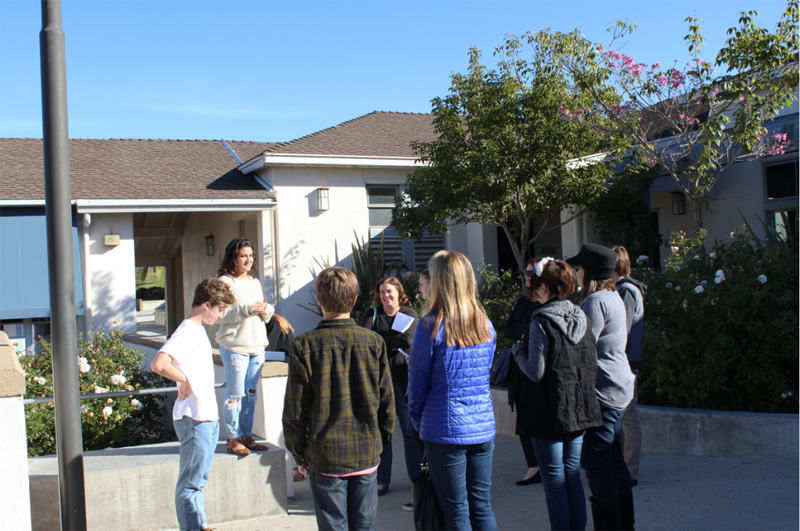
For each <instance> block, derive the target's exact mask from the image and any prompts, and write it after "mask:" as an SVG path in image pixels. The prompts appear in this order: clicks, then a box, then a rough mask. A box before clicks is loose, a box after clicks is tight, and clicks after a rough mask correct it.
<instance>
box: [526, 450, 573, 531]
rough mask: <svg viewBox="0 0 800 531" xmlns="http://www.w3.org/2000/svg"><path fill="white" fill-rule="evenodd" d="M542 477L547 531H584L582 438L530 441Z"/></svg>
mask: <svg viewBox="0 0 800 531" xmlns="http://www.w3.org/2000/svg"><path fill="white" fill-rule="evenodd" d="M532 441H533V449H534V451H535V452H536V459H537V461H538V462H539V471H540V472H541V474H542V483H543V484H544V495H545V499H547V514H548V516H550V529H553V530H555V529H559V530H562V529H564V530H580V531H583V530H584V529H586V495H585V494H584V492H583V484H582V483H581V446H582V445H583V435H579V436H578V437H574V438H572V439H558V440H544V439H536V438H532Z"/></svg>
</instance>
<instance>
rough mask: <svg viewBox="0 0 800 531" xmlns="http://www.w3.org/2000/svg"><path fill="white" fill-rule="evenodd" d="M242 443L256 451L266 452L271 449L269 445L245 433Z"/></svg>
mask: <svg viewBox="0 0 800 531" xmlns="http://www.w3.org/2000/svg"><path fill="white" fill-rule="evenodd" d="M242 444H243V445H245V446H246V447H247V448H249V449H250V450H253V451H254V452H264V451H266V450H269V446H264V445H263V444H260V443H257V442H256V440H255V439H253V438H252V437H251V436H249V435H244V436H243V437H242Z"/></svg>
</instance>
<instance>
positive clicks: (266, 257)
mask: <svg viewBox="0 0 800 531" xmlns="http://www.w3.org/2000/svg"><path fill="white" fill-rule="evenodd" d="M256 225H257V227H258V243H257V245H258V250H257V252H256V254H258V255H259V257H258V258H257V259H258V260H259V261H258V280H260V281H261V285H262V286H263V287H264V296H265V297H266V298H267V302H269V303H270V304H272V305H273V306H275V310H276V312H278V313H280V311H279V310H280V300H279V297H278V291H277V289H278V287H277V283H276V282H275V279H276V278H277V276H276V272H275V260H276V256H275V252H274V251H275V245H274V238H275V226H274V223H273V213H272V211H270V210H262V211H260V212H256Z"/></svg>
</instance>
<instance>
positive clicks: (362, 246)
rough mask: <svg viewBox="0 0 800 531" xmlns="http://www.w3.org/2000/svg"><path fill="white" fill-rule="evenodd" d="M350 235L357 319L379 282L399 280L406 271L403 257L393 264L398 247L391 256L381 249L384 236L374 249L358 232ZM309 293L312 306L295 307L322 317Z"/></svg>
mask: <svg viewBox="0 0 800 531" xmlns="http://www.w3.org/2000/svg"><path fill="white" fill-rule="evenodd" d="M353 232H354V233H355V237H356V241H355V243H354V244H352V246H351V247H352V250H353V265H352V267H351V268H350V270H351V271H352V272H353V274H354V275H355V276H356V279H357V280H358V289H359V292H360V294H361V297H359V299H358V301H357V302H356V305H355V307H354V308H353V317H354V318H356V319H358V317H359V316H360V315H362V314H363V312H364V310H365V309H367V308H369V307H370V306H372V299H373V297H374V291H375V284H376V283H377V282H378V280H380V279H381V278H383V277H387V276H391V275H397V276H399V275H401V274H402V272H403V270H404V269H405V270H408V268H407V267H406V265H405V264H404V263H403V261H402V256H401V257H400V260H396V258H397V253H398V251H399V250H400V243H398V244H397V245H396V246H395V248H394V250H393V251H392V253H391V254H388V253H386V251H385V249H384V240H383V234H381V242H380V245H378V246H377V247H376V248H373V247H372V246H371V245H370V241H369V240H368V239H367V238H360V237H359V236H358V233H357V232H355V231H353ZM314 261H315V262H316V263H317V265H318V266H319V267H320V268H321V269H325V268H327V267H330V264H329V263H328V261H327V260H319V259H317V258H314ZM309 291H310V292H311V301H312V302H309V303H305V304H298V306H300V307H301V308H303V309H305V310H308V311H310V312H312V313H315V314H317V315H320V316H321V315H322V310H321V309H320V307H319V304H317V294H316V292H315V291H314V290H313V289H312V290H309Z"/></svg>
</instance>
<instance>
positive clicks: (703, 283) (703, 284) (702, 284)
mask: <svg viewBox="0 0 800 531" xmlns="http://www.w3.org/2000/svg"><path fill="white" fill-rule="evenodd" d="M706 284H708V282H706V281H705V280H703V281H701V282H700V285H701V286H705V285H706Z"/></svg>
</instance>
